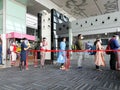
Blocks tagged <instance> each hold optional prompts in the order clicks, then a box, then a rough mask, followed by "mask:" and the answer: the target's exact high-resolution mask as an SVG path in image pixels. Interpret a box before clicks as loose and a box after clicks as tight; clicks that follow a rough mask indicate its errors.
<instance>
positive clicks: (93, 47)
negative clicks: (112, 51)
mask: <svg viewBox="0 0 120 90" xmlns="http://www.w3.org/2000/svg"><path fill="white" fill-rule="evenodd" d="M90 50H91V51H90V53H89V55H95V54H96V51H94V50H96V45H93V46H92V47H91V49H90ZM92 50H93V51H92Z"/></svg>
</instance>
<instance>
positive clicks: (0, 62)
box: [0, 54, 2, 64]
mask: <svg viewBox="0 0 120 90" xmlns="http://www.w3.org/2000/svg"><path fill="white" fill-rule="evenodd" d="M0 64H2V55H1V54H0Z"/></svg>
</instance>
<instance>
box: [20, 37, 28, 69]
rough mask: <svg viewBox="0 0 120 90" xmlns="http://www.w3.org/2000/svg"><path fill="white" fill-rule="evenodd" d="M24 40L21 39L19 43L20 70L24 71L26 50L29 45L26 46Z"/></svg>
mask: <svg viewBox="0 0 120 90" xmlns="http://www.w3.org/2000/svg"><path fill="white" fill-rule="evenodd" d="M26 40H27V39H26V38H23V41H22V43H21V53H20V56H21V58H20V70H22V69H25V66H26V58H27V50H28V49H29V48H30V45H26Z"/></svg>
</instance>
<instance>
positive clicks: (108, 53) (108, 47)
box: [105, 40, 111, 55]
mask: <svg viewBox="0 0 120 90" xmlns="http://www.w3.org/2000/svg"><path fill="white" fill-rule="evenodd" d="M110 43H111V40H110V41H109V43H108V45H107V47H106V49H105V53H106V54H107V55H110V54H111V51H107V50H111V47H110Z"/></svg>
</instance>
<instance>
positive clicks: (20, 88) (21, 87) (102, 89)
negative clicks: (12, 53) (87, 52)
mask: <svg viewBox="0 0 120 90" xmlns="http://www.w3.org/2000/svg"><path fill="white" fill-rule="evenodd" d="M71 63H72V64H71V68H70V70H69V71H62V70H59V66H58V65H57V64H56V65H46V67H45V68H44V69H42V68H34V67H33V66H30V67H29V70H27V71H26V70H24V71H20V70H19V68H18V67H12V68H7V69H0V90H120V71H111V70H109V65H108V62H107V66H106V67H105V68H103V69H104V70H103V71H96V70H95V69H94V68H95V66H94V63H93V60H89V59H85V60H84V63H83V65H84V67H83V68H82V69H77V68H76V60H72V62H71Z"/></svg>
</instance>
